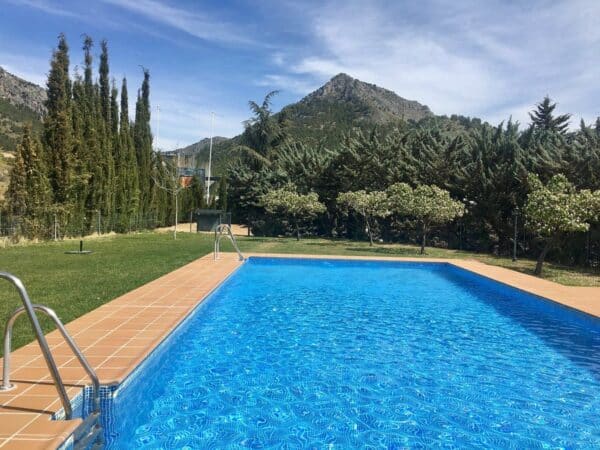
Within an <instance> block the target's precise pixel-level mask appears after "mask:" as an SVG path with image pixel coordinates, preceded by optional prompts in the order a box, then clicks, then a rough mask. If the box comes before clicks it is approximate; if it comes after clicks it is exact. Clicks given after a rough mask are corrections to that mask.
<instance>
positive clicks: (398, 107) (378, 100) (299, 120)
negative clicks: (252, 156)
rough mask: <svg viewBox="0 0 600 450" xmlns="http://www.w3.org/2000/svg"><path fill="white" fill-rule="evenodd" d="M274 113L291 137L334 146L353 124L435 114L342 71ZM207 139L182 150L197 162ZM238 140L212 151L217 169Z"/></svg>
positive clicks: (204, 154)
mask: <svg viewBox="0 0 600 450" xmlns="http://www.w3.org/2000/svg"><path fill="white" fill-rule="evenodd" d="M275 116H277V117H282V116H283V117H282V118H285V119H286V121H287V123H288V129H289V133H290V135H291V136H292V137H294V138H296V139H302V140H303V141H311V142H314V143H319V144H322V145H325V146H332V145H335V144H337V143H338V142H339V141H340V139H341V137H342V136H343V134H344V133H346V132H347V131H348V130H350V129H351V128H354V127H367V128H368V127H373V126H375V125H378V126H386V125H390V124H394V123H397V122H399V121H401V120H406V121H415V122H418V121H420V120H422V119H425V118H428V117H433V113H432V112H431V110H430V109H429V108H428V107H427V106H425V105H422V104H420V103H419V102H416V101H414V100H407V99H405V98H402V97H400V96H399V95H397V94H396V93H395V92H392V91H390V90H388V89H384V88H381V87H379V86H376V85H374V84H370V83H365V82H363V81H360V80H357V79H355V78H352V77H350V76H349V75H346V74H345V73H340V74H338V75H336V76H335V77H333V78H332V79H331V80H329V81H328V82H327V83H326V84H325V85H323V86H321V87H320V88H319V89H317V90H316V91H314V92H312V93H310V94H308V95H307V96H306V97H304V98H303V99H302V100H300V101H299V102H297V103H293V104H291V105H288V106H286V107H284V108H283V109H282V110H281V111H280V112H279V113H277V114H276V115H275ZM206 141H207V140H206V139H203V140H202V141H200V142H198V143H196V144H192V145H190V146H188V147H185V149H181V151H186V152H189V151H192V152H196V161H201V162H202V161H206V160H207V159H208V150H207V147H206V144H203V142H206ZM238 141H239V136H236V137H234V138H232V139H230V140H220V142H219V145H218V148H217V149H216V151H215V152H214V154H213V157H214V158H215V164H216V167H217V168H218V167H220V165H221V163H222V162H223V161H224V160H225V159H226V156H227V154H228V151H227V150H228V148H231V147H232V146H233V145H234V144H235V143H236V142H238ZM213 150H214V148H213Z"/></svg>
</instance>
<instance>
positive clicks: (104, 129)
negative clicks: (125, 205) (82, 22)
mask: <svg viewBox="0 0 600 450" xmlns="http://www.w3.org/2000/svg"><path fill="white" fill-rule="evenodd" d="M100 47H101V53H100V65H99V69H98V71H99V77H98V80H99V95H98V97H97V99H98V106H99V108H98V113H97V114H98V115H97V120H98V121H99V126H98V130H99V135H100V152H101V153H100V159H99V160H98V161H97V164H99V165H100V166H101V172H100V180H99V183H98V188H99V189H100V192H99V193H98V204H97V205H96V207H97V209H98V210H99V211H101V213H102V216H103V217H104V222H105V223H106V224H110V223H111V222H112V216H113V215H114V200H115V189H114V178H115V165H114V158H113V144H114V134H113V129H114V126H113V124H112V118H111V87H110V79H109V65H108V44H107V42H106V40H103V41H102V42H101V43H100Z"/></svg>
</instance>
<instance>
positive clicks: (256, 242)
mask: <svg viewBox="0 0 600 450" xmlns="http://www.w3.org/2000/svg"><path fill="white" fill-rule="evenodd" d="M223 242H224V244H223V248H222V249H223V251H230V250H232V249H231V247H230V246H229V244H228V243H226V242H225V241H223ZM239 243H240V247H241V249H242V251H246V252H269V253H313V254H325V255H370V256H411V257H418V256H419V255H418V250H419V249H418V248H417V247H414V246H408V245H399V244H393V245H387V244H385V245H384V244H377V245H375V246H374V247H369V245H368V243H367V242H356V241H347V240H330V239H303V240H301V241H300V242H297V241H296V240H295V239H293V238H259V237H256V238H246V237H242V238H239ZM78 245H79V243H78V241H65V242H49V243H42V244H31V245H27V246H15V247H10V248H6V249H0V270H3V271H7V272H11V273H13V274H15V275H16V276H18V277H19V278H21V279H22V280H23V282H24V283H25V286H26V287H27V289H28V291H29V295H30V297H31V299H32V301H33V302H35V303H41V304H44V305H47V306H49V307H50V308H53V309H55V310H56V312H57V313H58V315H59V317H60V318H61V319H62V320H63V322H65V323H68V322H70V321H71V320H73V319H75V318H76V317H79V316H81V315H83V314H85V313H86V312H88V311H90V310H92V309H95V308H97V307H98V306H99V305H101V304H103V303H106V302H107V301H110V300H112V299H113V298H115V297H118V296H119V295H121V294H123V293H125V292H128V291H130V290H132V289H134V288H136V287H138V286H140V285H142V284H144V283H147V282H148V281H150V280H153V279H155V278H157V277H159V276H160V275H163V274H165V273H168V272H170V271H172V270H173V269H176V268H177V267H180V266H182V265H184V264H186V263H188V262H190V261H192V260H194V259H196V258H198V257H200V256H202V255H205V254H207V253H209V252H211V251H212V245H213V241H212V235H210V234H203V235H197V234H190V233H178V239H177V240H176V241H174V240H173V238H172V235H171V234H168V233H140V234H132V235H119V236H107V237H103V238H100V239H87V240H86V242H85V248H87V249H89V250H93V252H94V253H93V254H91V255H67V254H65V253H64V252H65V251H67V250H76V249H78ZM427 256H430V257H440V258H476V259H478V260H481V261H483V262H486V263H489V264H495V265H500V266H503V267H508V268H511V269H515V270H519V271H522V272H526V273H531V272H532V270H533V267H534V262H533V261H527V260H521V261H517V262H516V263H513V262H512V261H511V260H510V259H508V258H495V257H492V256H489V255H479V254H474V253H468V252H459V251H455V250H444V249H435V248H431V249H428V255H427ZM544 270H545V275H546V277H547V278H549V279H551V280H553V281H557V282H560V283H563V284H569V285H580V286H600V274H599V273H598V272H595V273H592V272H586V271H583V270H580V269H578V270H575V269H572V268H566V267H559V266H555V265H552V264H548V265H547V266H546V267H545V269H544ZM0 298H1V300H0V329H3V328H4V324H5V323H6V320H7V317H8V315H9V314H10V312H11V311H13V310H14V309H15V308H16V307H17V306H20V305H21V303H20V299H19V297H18V295H17V293H16V291H15V290H14V288H13V287H12V286H11V285H9V284H8V283H7V282H5V281H1V282H0ZM40 321H41V323H42V326H43V328H44V329H45V330H46V331H47V330H50V329H51V328H52V327H51V324H50V322H49V321H48V320H46V319H45V318H44V317H43V316H41V315H40ZM31 340H33V334H32V333H31V331H30V325H29V322H28V321H27V319H26V318H25V317H22V318H20V319H19V321H18V323H17V324H16V325H15V334H14V338H13V342H14V348H17V347H19V346H21V345H23V344H25V343H27V342H30V341H31ZM0 352H1V349H0ZM0 354H1V353H0Z"/></svg>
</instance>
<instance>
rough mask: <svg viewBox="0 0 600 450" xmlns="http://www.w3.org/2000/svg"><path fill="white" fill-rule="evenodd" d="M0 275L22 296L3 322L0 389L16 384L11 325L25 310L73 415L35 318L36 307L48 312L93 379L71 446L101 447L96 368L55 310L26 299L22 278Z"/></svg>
mask: <svg viewBox="0 0 600 450" xmlns="http://www.w3.org/2000/svg"><path fill="white" fill-rule="evenodd" d="M0 278H3V279H5V280H7V281H8V282H10V283H11V284H12V285H13V286H15V288H16V289H17V291H18V292H19V295H20V297H21V300H22V302H23V306H21V307H19V308H17V309H15V310H14V311H13V313H12V314H11V316H10V317H9V319H8V322H7V323H6V328H5V331H4V364H3V376H2V385H1V386H0V391H8V390H11V389H14V388H15V385H13V384H12V383H11V382H10V353H11V341H12V330H13V325H14V323H15V321H16V320H17V318H18V317H19V316H20V315H21V314H23V313H26V314H27V316H28V317H29V321H30V322H31V326H32V328H33V331H34V333H35V337H36V339H37V341H38V344H39V346H40V349H41V351H42V355H43V356H44V360H45V361H46V365H47V366H48V370H49V371H50V375H51V376H52V380H53V381H54V386H55V387H56V390H57V392H58V396H59V397H60V401H61V403H62V406H63V411H64V414H65V419H66V420H71V419H72V418H73V407H72V405H71V400H70V399H69V396H68V394H67V391H66V389H65V385H64V383H63V381H62V378H61V376H60V373H59V371H58V367H57V366H56V362H55V361H54V357H53V356H52V352H51V351H50V347H49V346H48V341H47V340H46V337H45V336H44V333H43V332H42V327H41V326H40V323H39V321H38V319H37V316H36V314H35V312H36V311H39V312H41V313H43V314H45V315H46V316H48V317H49V318H50V319H52V321H53V322H54V324H55V325H56V328H58V330H59V331H60V333H61V334H62V336H63V338H64V340H65V341H66V343H67V344H68V346H69V347H70V348H71V351H72V352H73V353H74V354H75V356H76V357H77V359H78V360H79V363H80V364H81V366H82V367H83V369H84V370H85V371H86V373H87V374H88V376H89V377H90V379H91V381H92V389H93V393H92V402H93V403H92V412H91V413H90V414H89V415H88V416H87V417H86V418H85V419H84V420H83V423H82V424H81V425H80V426H79V427H78V428H77V430H76V431H75V433H74V437H73V448H74V449H87V448H91V449H101V448H103V447H104V438H103V435H102V427H101V425H100V381H99V380H98V376H97V375H96V372H95V371H94V369H93V368H92V366H90V364H89V363H88V361H87V359H86V358H85V356H84V355H83V353H81V350H80V349H79V347H78V346H77V344H76V343H75V341H74V340H73V338H72V337H71V335H70V334H69V332H68V331H67V330H66V328H65V327H64V325H63V324H62V322H61V321H60V319H59V318H58V316H57V315H56V313H55V312H54V311H53V310H52V309H50V308H48V307H47V306H43V305H36V304H33V303H31V300H30V299H29V295H28V294H27V290H26V289H25V286H24V285H23V282H22V281H21V280H20V279H19V278H17V277H16V276H14V275H12V274H10V273H8V272H0Z"/></svg>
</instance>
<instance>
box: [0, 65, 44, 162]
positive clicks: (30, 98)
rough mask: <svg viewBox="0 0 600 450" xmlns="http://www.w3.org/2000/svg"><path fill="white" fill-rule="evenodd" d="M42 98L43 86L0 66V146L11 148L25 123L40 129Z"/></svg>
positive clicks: (5, 148)
mask: <svg viewBox="0 0 600 450" xmlns="http://www.w3.org/2000/svg"><path fill="white" fill-rule="evenodd" d="M45 101H46V91H45V89H44V88H42V87H40V86H38V85H36V84H33V83H30V82H29V81H25V80H23V79H21V78H19V77H17V76H15V75H13V74H11V73H9V72H7V71H6V70H4V69H3V68H2V67H0V148H2V149H4V150H9V151H12V150H14V149H15V147H16V145H17V142H18V140H19V138H20V136H21V132H22V130H23V125H24V124H25V123H27V122H29V123H31V124H32V125H33V128H34V129H35V130H39V129H41V118H42V116H43V114H44V112H45V107H44V102H45Z"/></svg>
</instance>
